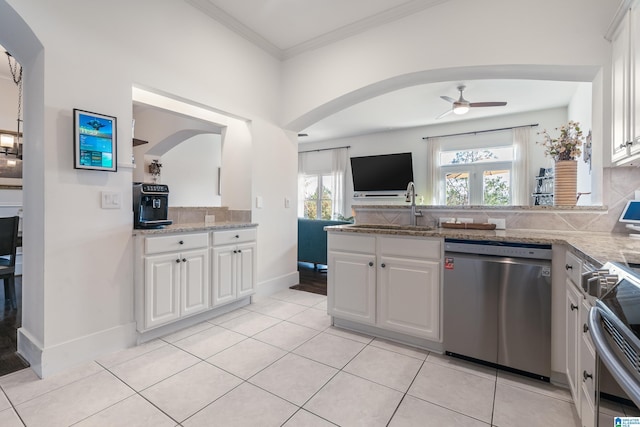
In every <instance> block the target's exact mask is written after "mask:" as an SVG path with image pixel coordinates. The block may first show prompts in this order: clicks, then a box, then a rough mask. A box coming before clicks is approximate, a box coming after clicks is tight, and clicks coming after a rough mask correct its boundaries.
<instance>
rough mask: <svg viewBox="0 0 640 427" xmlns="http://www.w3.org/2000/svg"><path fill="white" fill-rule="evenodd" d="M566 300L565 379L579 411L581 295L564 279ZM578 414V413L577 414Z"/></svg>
mask: <svg viewBox="0 0 640 427" xmlns="http://www.w3.org/2000/svg"><path fill="white" fill-rule="evenodd" d="M566 286H567V300H566V307H565V309H566V320H567V323H566V328H567V330H566V333H567V380H568V381H569V388H570V389H571V396H573V400H574V402H575V404H576V410H577V411H578V412H580V388H579V387H580V383H581V380H580V379H579V377H578V370H579V369H580V364H579V357H580V354H579V348H580V347H579V346H580V341H579V340H580V334H579V333H578V328H580V326H581V325H580V305H581V300H582V295H581V294H580V292H579V291H578V289H577V288H576V287H575V285H574V284H573V283H572V282H571V281H570V280H567V281H566ZM578 415H579V414H578Z"/></svg>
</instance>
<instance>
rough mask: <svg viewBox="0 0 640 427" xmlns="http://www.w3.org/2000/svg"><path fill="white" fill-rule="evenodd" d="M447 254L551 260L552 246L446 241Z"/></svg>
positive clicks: (479, 241) (480, 241)
mask: <svg viewBox="0 0 640 427" xmlns="http://www.w3.org/2000/svg"><path fill="white" fill-rule="evenodd" d="M444 250H445V252H457V253H466V254H476V255H488V256H501V257H512V258H529V259H551V256H552V252H551V245H544V244H533V243H519V242H501V241H484V240H459V239H445V241H444Z"/></svg>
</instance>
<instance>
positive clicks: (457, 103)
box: [436, 85, 507, 119]
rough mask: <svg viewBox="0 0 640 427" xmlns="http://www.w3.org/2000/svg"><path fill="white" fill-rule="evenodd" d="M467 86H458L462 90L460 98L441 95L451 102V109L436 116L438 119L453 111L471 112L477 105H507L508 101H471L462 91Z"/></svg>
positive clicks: (457, 112) (457, 113)
mask: <svg viewBox="0 0 640 427" xmlns="http://www.w3.org/2000/svg"><path fill="white" fill-rule="evenodd" d="M465 88H466V86H465V85H460V86H458V91H459V92H460V98H458V100H455V99H453V98H451V97H449V96H441V97H440V98H442V99H444V100H445V101H447V102H450V103H451V109H450V110H447V111H445V112H444V113H442V114H440V115H439V116H438V117H436V119H441V118H442V117H444V116H447V115H449V114H451V113H454V114H456V115H459V116H461V115H463V114H467V113H468V112H469V110H470V109H471V108H477V107H503V106H505V105H507V103H506V102H469V101H467V100H466V99H464V97H463V96H462V92H463V91H464V90H465Z"/></svg>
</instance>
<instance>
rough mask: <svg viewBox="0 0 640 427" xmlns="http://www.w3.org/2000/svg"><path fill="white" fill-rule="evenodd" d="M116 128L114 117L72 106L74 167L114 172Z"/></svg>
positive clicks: (115, 162) (115, 165) (115, 169)
mask: <svg viewBox="0 0 640 427" xmlns="http://www.w3.org/2000/svg"><path fill="white" fill-rule="evenodd" d="M116 128H117V125H116V118H115V117H111V116H105V115H104V114H98V113H91V112H89V111H83V110H78V109H75V108H74V110H73V129H74V139H73V143H74V144H73V145H74V151H73V157H74V167H75V168H76V169H91V170H101V171H110V172H116V171H117V153H116V147H117V139H116Z"/></svg>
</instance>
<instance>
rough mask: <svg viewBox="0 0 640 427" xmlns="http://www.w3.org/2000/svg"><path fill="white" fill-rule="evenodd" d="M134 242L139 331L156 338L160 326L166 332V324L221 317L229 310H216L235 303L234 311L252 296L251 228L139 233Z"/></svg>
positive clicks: (253, 233) (254, 233) (253, 238)
mask: <svg viewBox="0 0 640 427" xmlns="http://www.w3.org/2000/svg"><path fill="white" fill-rule="evenodd" d="M134 242H135V243H134V245H135V248H134V253H135V264H134V265H135V279H134V280H135V316H136V324H137V329H138V331H139V332H141V333H145V334H146V333H149V334H151V335H153V334H158V333H159V332H158V331H160V332H162V331H163V330H164V329H162V328H160V327H163V326H167V327H168V328H169V329H171V328H172V327H171V326H168V325H169V324H171V323H173V322H178V321H182V320H183V319H186V318H187V317H190V316H193V315H195V314H200V313H204V314H202V316H200V317H204V316H209V315H210V316H214V315H216V314H217V313H220V314H221V313H222V312H224V311H225V309H226V310H228V308H219V307H220V306H222V305H225V304H231V303H234V302H237V304H236V305H235V306H238V307H239V306H241V305H242V304H243V301H241V300H242V299H246V300H247V301H248V298H246V297H248V296H250V295H252V294H253V293H255V287H256V261H257V260H256V247H257V230H256V228H255V227H246V228H245V227H240V228H235V229H228V228H224V229H221V230H215V229H214V231H209V230H207V229H203V230H202V231H197V232H195V231H194V232H167V233H161V232H152V233H149V232H140V234H138V235H137V236H136V237H135V240H134ZM200 317H198V318H200ZM192 321H195V320H192ZM183 323H184V324H186V323H189V322H188V321H185V322H183ZM173 328H175V327H173ZM165 329H166V328H165ZM151 330H155V331H153V332H152V331H151Z"/></svg>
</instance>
